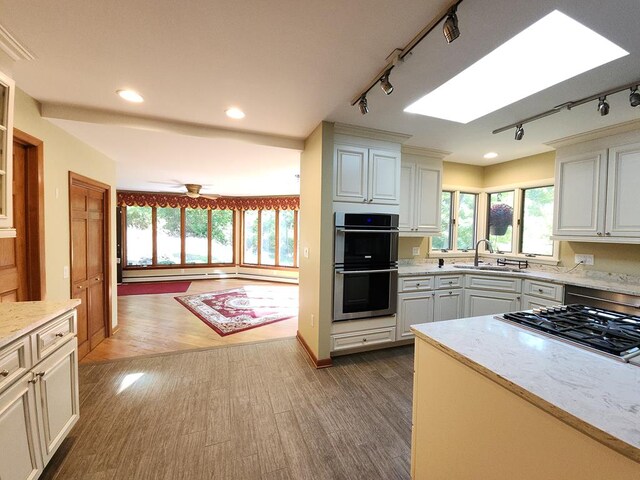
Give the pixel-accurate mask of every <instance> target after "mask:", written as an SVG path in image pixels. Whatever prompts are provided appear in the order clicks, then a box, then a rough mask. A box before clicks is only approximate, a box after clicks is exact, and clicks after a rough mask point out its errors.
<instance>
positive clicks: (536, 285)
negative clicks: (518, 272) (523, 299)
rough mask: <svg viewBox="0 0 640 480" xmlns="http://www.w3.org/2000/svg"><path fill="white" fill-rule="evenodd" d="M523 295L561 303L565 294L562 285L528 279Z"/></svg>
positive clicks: (524, 284)
mask: <svg viewBox="0 0 640 480" xmlns="http://www.w3.org/2000/svg"><path fill="white" fill-rule="evenodd" d="M522 293H524V294H525V295H533V296H534V297H540V298H547V299H549V300H556V301H558V302H559V301H561V300H562V293H563V292H562V285H555V284H553V283H547V282H539V281H536V280H528V279H527V280H525V281H524V283H523V284H522Z"/></svg>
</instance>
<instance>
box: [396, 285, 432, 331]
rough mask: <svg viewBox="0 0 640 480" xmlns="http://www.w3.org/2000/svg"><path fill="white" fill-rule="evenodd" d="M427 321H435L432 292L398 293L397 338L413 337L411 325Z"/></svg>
mask: <svg viewBox="0 0 640 480" xmlns="http://www.w3.org/2000/svg"><path fill="white" fill-rule="evenodd" d="M427 322H433V294H432V293H401V294H400V295H398V328H397V329H396V340H404V339H407V338H413V336H414V335H413V333H411V325H416V324H419V323H427Z"/></svg>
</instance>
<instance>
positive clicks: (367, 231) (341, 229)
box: [336, 227, 400, 233]
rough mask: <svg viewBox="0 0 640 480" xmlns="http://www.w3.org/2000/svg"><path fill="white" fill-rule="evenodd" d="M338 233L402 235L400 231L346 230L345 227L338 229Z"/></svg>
mask: <svg viewBox="0 0 640 480" xmlns="http://www.w3.org/2000/svg"><path fill="white" fill-rule="evenodd" d="M336 230H337V231H338V232H345V233H400V230H375V229H373V228H372V229H370V230H369V229H366V228H344V227H336Z"/></svg>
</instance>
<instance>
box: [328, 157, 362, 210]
mask: <svg viewBox="0 0 640 480" xmlns="http://www.w3.org/2000/svg"><path fill="white" fill-rule="evenodd" d="M333 159H334V165H333V176H334V185H333V199H334V200H335V201H337V202H359V203H366V202H367V201H368V192H367V188H368V171H369V151H368V149H366V148H361V147H353V146H349V145H336V146H335V149H334V156H333Z"/></svg>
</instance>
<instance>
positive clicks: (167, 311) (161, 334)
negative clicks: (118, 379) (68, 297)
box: [81, 279, 298, 363]
mask: <svg viewBox="0 0 640 480" xmlns="http://www.w3.org/2000/svg"><path fill="white" fill-rule="evenodd" d="M246 285H269V286H273V287H282V286H287V287H290V284H284V283H276V282H264V281H251V280H238V279H215V280H196V281H193V282H191V286H190V287H189V290H187V291H186V292H184V293H167V294H159V295H127V296H123V297H118V325H119V330H118V331H117V332H116V333H115V334H114V335H113V336H111V337H109V338H107V339H105V340H104V341H103V342H102V343H100V344H99V345H98V346H97V347H96V348H95V349H94V350H93V351H91V352H89V354H88V355H86V356H85V357H84V358H83V359H82V362H81V363H89V362H96V361H103V360H115V359H119V358H129V357H136V356H140V355H149V354H156V353H166V352H176V351H182V350H192V349H196V348H207V347H215V346H221V345H231V344H239V343H251V342H258V341H263V340H272V339H276V338H285V337H295V335H296V331H297V329H298V318H297V317H295V318H291V319H288V320H283V321H281V322H276V323H272V324H269V325H264V326H262V327H259V328H254V329H251V330H247V331H244V332H239V333H234V334H232V335H228V336H226V337H221V336H220V335H218V334H217V333H216V332H215V331H214V330H213V329H211V328H210V327H208V326H207V325H205V324H204V323H203V322H202V321H201V320H200V319H199V318H198V317H196V316H195V315H194V314H193V313H191V312H190V311H189V310H187V309H186V308H185V307H184V306H183V305H181V304H180V303H179V302H177V301H176V300H175V298H174V297H176V296H183V295H193V294H197V293H205V292H214V291H219V290H226V289H229V288H238V287H242V286H246Z"/></svg>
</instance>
